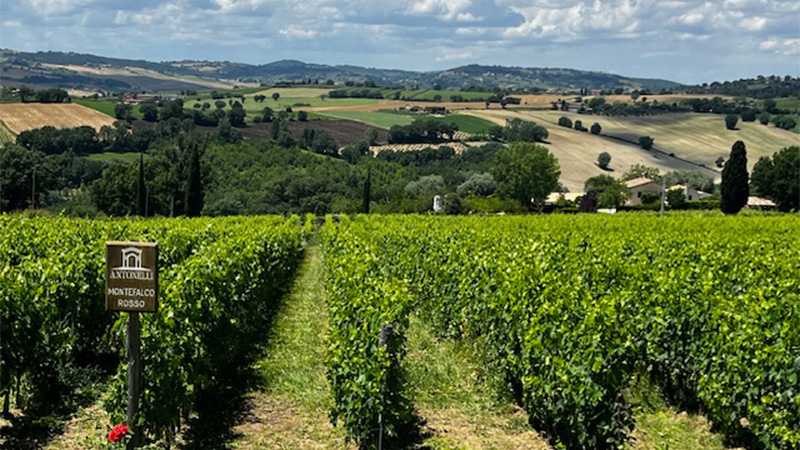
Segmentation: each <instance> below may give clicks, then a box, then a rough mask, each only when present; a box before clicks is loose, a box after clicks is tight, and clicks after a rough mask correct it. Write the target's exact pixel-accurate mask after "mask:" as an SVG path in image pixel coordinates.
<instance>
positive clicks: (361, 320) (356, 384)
mask: <svg viewBox="0 0 800 450" xmlns="http://www.w3.org/2000/svg"><path fill="white" fill-rule="evenodd" d="M799 228H800V223H799V222H798V220H797V218H795V217H786V218H750V219H746V220H741V219H732V218H711V217H706V218H701V217H692V216H685V217H680V216H679V217H672V218H668V219H658V218H654V217H642V216H640V217H636V216H633V217H627V218H624V219H622V218H615V217H579V218H575V217H547V218H545V217H541V218H493V219H490V220H487V219H486V218H469V219H462V218H452V219H448V218H431V217H396V218H391V217H381V218H365V217H359V218H357V219H355V220H347V219H342V220H341V221H340V222H339V221H333V220H331V221H329V222H328V223H327V225H326V226H325V228H324V230H323V234H324V248H325V254H326V258H327V259H326V267H327V277H328V285H329V294H328V295H329V303H330V308H331V322H332V330H331V333H330V352H329V355H328V364H329V373H330V379H331V385H332V389H333V395H334V399H335V402H336V406H335V407H334V412H333V417H334V418H338V419H340V421H341V422H342V423H343V424H344V426H345V427H346V428H347V432H348V434H349V436H350V437H351V438H353V439H355V440H357V441H359V442H362V443H365V442H366V443H369V442H374V441H375V439H376V433H377V431H376V430H379V428H380V427H381V426H382V427H384V428H385V429H386V430H390V431H395V430H400V429H402V427H403V426H405V425H406V424H407V422H408V420H409V418H410V417H411V412H412V411H413V408H414V405H413V398H411V396H410V395H408V393H407V392H404V386H405V385H406V384H405V381H404V377H405V374H404V367H403V358H404V354H405V349H404V345H405V341H404V337H403V334H404V330H405V329H406V328H407V326H408V323H409V317H410V316H412V315H414V316H417V317H419V318H421V319H422V320H424V321H426V322H428V323H430V324H431V325H432V326H433V327H434V328H435V329H436V330H438V331H439V333H440V334H441V335H443V336H446V337H448V338H450V339H454V340H467V341H471V342H473V343H474V344H475V348H479V349H481V351H482V352H484V353H485V354H486V360H487V361H491V362H493V364H492V365H493V368H492V369H493V370H494V371H495V372H497V373H498V374H500V375H501V376H502V377H504V379H505V380H507V384H508V386H509V389H510V390H512V391H513V393H514V395H515V397H516V399H517V402H519V404H520V405H521V406H522V407H523V408H524V409H525V410H526V411H527V413H528V415H529V420H530V423H531V424H532V425H533V426H534V427H535V428H536V429H538V430H540V431H542V432H544V434H545V435H546V436H547V437H548V438H549V440H550V441H551V442H552V443H554V444H558V445H563V446H564V447H565V448H620V447H622V446H624V445H626V441H627V440H628V436H629V435H630V433H631V431H632V429H633V428H634V427H635V423H634V420H633V417H632V414H631V411H630V404H629V398H628V397H629V388H630V385H631V382H632V379H634V378H635V377H637V376H646V377H648V378H649V379H651V380H652V381H653V382H654V383H655V384H656V385H658V386H660V387H661V388H662V389H663V392H664V393H665V395H666V396H667V397H668V398H669V399H670V400H671V401H672V402H673V403H676V404H680V405H682V406H684V407H690V408H691V407H694V408H698V409H699V410H700V411H702V412H703V413H704V414H706V415H707V416H708V417H709V419H710V420H712V421H713V423H714V424H715V425H716V426H717V428H718V429H719V430H720V431H722V432H723V433H725V434H726V435H727V436H728V437H729V438H730V439H731V440H732V441H733V442H740V443H743V445H745V446H747V447H751V448H787V449H789V448H797V447H798V446H799V445H800V390H798V373H800V356H798V355H800V302H798V300H799V299H800V297H799V293H800V267H799V266H798V263H797V262H798V260H800V243H799V242H798V240H797V239H796V234H797V230H798V229H799ZM386 323H388V324H392V325H393V327H394V330H395V333H394V334H393V338H392V339H391V340H389V341H388V342H387V343H386V344H385V345H382V346H381V345H379V344H378V338H377V337H378V336H379V334H380V328H381V326H382V325H383V324H386Z"/></svg>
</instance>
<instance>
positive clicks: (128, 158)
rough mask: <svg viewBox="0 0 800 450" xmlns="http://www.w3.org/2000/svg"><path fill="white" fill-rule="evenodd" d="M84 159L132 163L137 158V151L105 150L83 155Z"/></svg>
mask: <svg viewBox="0 0 800 450" xmlns="http://www.w3.org/2000/svg"><path fill="white" fill-rule="evenodd" d="M85 158H86V159H88V160H89V161H103V162H107V163H125V164H127V163H132V162H136V161H138V160H139V153H138V152H129V153H114V152H105V153H95V154H93V155H88V156H85Z"/></svg>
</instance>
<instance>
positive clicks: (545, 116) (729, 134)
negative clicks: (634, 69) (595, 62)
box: [522, 111, 800, 169]
mask: <svg viewBox="0 0 800 450" xmlns="http://www.w3.org/2000/svg"><path fill="white" fill-rule="evenodd" d="M522 115H523V116H527V117H530V118H532V119H534V120H538V121H540V122H542V123H544V124H545V126H547V127H548V129H550V130H551V132H552V131H553V130H554V129H555V128H562V127H559V126H558V125H556V124H557V122H558V119H559V117H561V116H567V117H569V118H570V119H572V121H573V122H574V121H575V120H581V121H582V122H583V124H584V126H585V127H587V128H588V127H589V126H591V125H592V124H593V123H594V122H597V123H599V124H600V125H601V126H602V127H603V131H602V133H603V134H605V135H609V136H615V137H619V138H623V139H626V140H629V141H632V142H636V141H637V140H638V139H639V137H640V136H651V137H653V138H654V139H655V145H654V147H655V148H656V149H658V150H661V151H663V152H666V153H674V154H675V156H677V157H678V158H681V159H686V160H689V161H692V162H695V163H698V164H705V165H706V166H708V167H714V161H715V160H716V159H717V158H718V157H720V156H722V157H723V158H725V159H727V158H728V155H729V154H730V152H731V147H732V146H733V144H734V142H736V141H738V140H742V141H744V142H745V144H746V145H747V156H748V158H747V162H748V167H749V168H751V169H752V167H753V165H754V164H755V163H756V161H758V158H759V157H761V156H768V155H772V154H773V153H775V152H777V151H778V150H780V149H781V148H783V147H787V146H790V145H797V144H798V142H800V137H799V136H798V135H797V134H795V133H792V132H791V131H786V130H781V129H779V128H775V127H774V126H772V125H769V126H765V125H761V124H760V123H758V122H742V121H741V120H740V121H739V123H738V124H737V128H738V129H737V130H728V129H726V128H725V117H724V116H722V115H720V114H698V113H684V114H662V115H658V116H649V117H603V116H588V115H581V114H576V113H563V112H560V111H530V112H524V113H522ZM575 133H577V132H575ZM581 134H586V133H581ZM612 156H613V154H612Z"/></svg>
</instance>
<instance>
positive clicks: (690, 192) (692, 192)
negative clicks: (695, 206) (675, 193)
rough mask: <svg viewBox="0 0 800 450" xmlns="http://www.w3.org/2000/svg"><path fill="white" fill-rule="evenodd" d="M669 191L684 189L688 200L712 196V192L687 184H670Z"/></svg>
mask: <svg viewBox="0 0 800 450" xmlns="http://www.w3.org/2000/svg"><path fill="white" fill-rule="evenodd" d="M667 190H668V191H672V190H681V191H683V195H684V196H686V200H702V199H704V198H708V197H711V194H709V193H708V192H703V191H700V190H697V189H694V188H691V187H689V186H685V185H683V184H676V185H675V186H670V187H669V188H667Z"/></svg>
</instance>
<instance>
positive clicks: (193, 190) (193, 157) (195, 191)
mask: <svg viewBox="0 0 800 450" xmlns="http://www.w3.org/2000/svg"><path fill="white" fill-rule="evenodd" d="M203 150H204V148H201V147H200V145H197V143H196V142H195V143H194V145H192V146H191V147H190V149H189V151H190V154H189V176H188V180H187V181H186V215H187V216H189V217H197V216H199V215H200V213H201V212H202V211H203V200H204V199H203V180H202V178H203V176H202V171H201V168H200V158H201V156H202V153H203Z"/></svg>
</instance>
